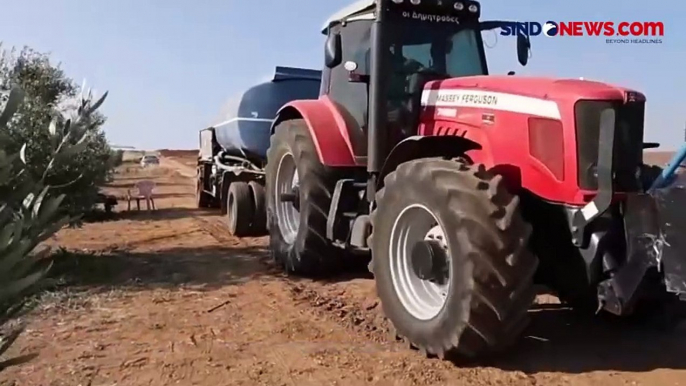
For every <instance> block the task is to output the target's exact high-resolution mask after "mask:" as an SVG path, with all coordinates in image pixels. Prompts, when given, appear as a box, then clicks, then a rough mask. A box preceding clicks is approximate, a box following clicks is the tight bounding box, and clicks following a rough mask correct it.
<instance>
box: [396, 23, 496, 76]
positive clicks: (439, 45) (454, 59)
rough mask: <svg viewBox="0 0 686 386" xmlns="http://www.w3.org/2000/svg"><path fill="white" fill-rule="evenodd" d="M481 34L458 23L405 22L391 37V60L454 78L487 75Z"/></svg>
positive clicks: (397, 27)
mask: <svg viewBox="0 0 686 386" xmlns="http://www.w3.org/2000/svg"><path fill="white" fill-rule="evenodd" d="M479 34H480V32H479V31H478V30H477V29H473V28H465V27H463V26H462V25H458V24H455V23H448V22H443V23H440V22H430V21H421V20H407V19H402V21H401V22H400V23H398V24H396V28H395V31H394V33H393V34H392V36H393V40H392V42H391V48H390V51H391V58H392V60H393V62H395V63H401V62H404V63H405V65H406V66H407V65H408V64H409V63H411V64H413V65H414V66H413V67H415V68H414V69H413V70H415V71H420V70H422V69H426V70H430V71H431V72H435V73H439V74H443V75H446V76H448V77H451V78H454V77H462V76H472V75H484V74H485V73H486V66H485V63H484V62H483V60H482V54H481V45H480V40H479Z"/></svg>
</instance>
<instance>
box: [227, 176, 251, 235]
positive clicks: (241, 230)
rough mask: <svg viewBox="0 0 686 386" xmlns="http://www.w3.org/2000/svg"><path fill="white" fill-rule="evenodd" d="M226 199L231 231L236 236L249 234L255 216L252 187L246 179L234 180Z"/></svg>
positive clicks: (228, 223) (228, 222)
mask: <svg viewBox="0 0 686 386" xmlns="http://www.w3.org/2000/svg"><path fill="white" fill-rule="evenodd" d="M226 200H227V202H226V208H227V213H226V224H227V225H228V227H229V233H231V234H232V235H233V236H236V237H244V236H249V235H250V224H251V223H252V221H253V217H254V208H253V199H252V195H251V194H250V187H249V186H248V184H247V183H246V182H244V181H234V182H232V183H231V185H229V192H228V194H227V195H226Z"/></svg>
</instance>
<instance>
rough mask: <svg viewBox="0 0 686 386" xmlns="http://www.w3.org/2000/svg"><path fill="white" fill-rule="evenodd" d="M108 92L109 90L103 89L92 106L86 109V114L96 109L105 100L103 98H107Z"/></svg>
mask: <svg viewBox="0 0 686 386" xmlns="http://www.w3.org/2000/svg"><path fill="white" fill-rule="evenodd" d="M108 93H109V91H105V93H104V94H102V96H101V97H100V99H98V101H97V102H95V103H94V104H93V106H92V107H91V108H90V109H88V114H92V113H94V112H95V110H97V109H98V108H99V107H100V106H102V104H103V102H105V98H107V94H108Z"/></svg>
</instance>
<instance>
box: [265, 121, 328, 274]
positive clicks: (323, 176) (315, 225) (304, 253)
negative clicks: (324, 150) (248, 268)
mask: <svg viewBox="0 0 686 386" xmlns="http://www.w3.org/2000/svg"><path fill="white" fill-rule="evenodd" d="M288 154H291V155H292V156H293V159H294V162H295V165H296V168H297V172H298V177H299V178H298V179H299V181H300V184H299V197H296V200H297V202H298V204H299V219H300V224H299V227H298V231H297V234H296V236H295V238H294V240H293V241H290V242H289V241H288V240H287V239H286V238H285V237H284V235H283V234H282V232H281V229H280V228H279V223H278V218H277V212H276V209H277V204H281V203H282V202H281V200H280V197H277V193H276V189H277V188H276V186H277V181H276V179H277V173H278V170H279V165H280V164H281V161H282V159H283V158H284V156H288ZM267 160H268V162H267V169H266V191H267V227H268V230H269V236H270V251H271V254H272V257H273V258H274V260H275V261H276V262H277V264H279V265H281V266H282V267H283V268H284V270H285V271H286V272H288V273H293V274H297V275H303V276H310V277H313V276H317V277H321V276H326V275H329V274H331V273H333V272H335V271H336V270H337V269H338V268H340V266H341V261H340V258H339V253H338V252H339V251H340V250H339V249H338V248H336V247H335V246H333V245H332V243H331V242H329V241H328V240H327V239H326V237H325V235H326V220H327V217H328V212H329V206H330V205H331V198H332V196H333V191H334V188H335V186H336V181H337V180H338V178H337V177H338V175H337V174H338V173H337V172H336V171H335V170H333V169H331V168H329V167H326V166H325V165H323V164H322V163H321V162H320V161H319V157H318V155H317V150H316V148H315V146H314V143H313V142H312V139H311V138H310V133H309V130H308V128H307V124H306V123H305V121H304V120H301V119H297V120H289V121H284V122H282V123H280V124H279V125H278V126H277V127H276V131H275V133H274V135H272V137H271V145H270V147H269V150H268V151H267Z"/></svg>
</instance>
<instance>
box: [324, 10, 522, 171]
mask: <svg viewBox="0 0 686 386" xmlns="http://www.w3.org/2000/svg"><path fill="white" fill-rule="evenodd" d="M480 12H481V6H480V4H479V3H478V2H474V1H463V0H459V1H456V0H378V1H377V0H362V1H358V2H357V3H354V4H353V5H351V6H350V7H348V8H346V9H343V10H342V11H341V12H339V13H338V14H335V15H333V16H332V17H331V18H330V19H329V20H328V21H327V22H326V24H325V25H324V28H323V31H322V32H323V33H324V34H326V35H327V41H326V45H325V46H326V51H325V65H326V69H325V70H324V76H323V85H324V86H323V92H324V93H325V94H327V95H328V96H329V97H330V98H331V99H332V100H333V101H334V102H335V103H336V104H337V105H338V106H337V107H338V108H339V109H340V110H342V111H341V113H342V114H344V115H345V116H346V117H347V118H348V120H349V121H353V122H354V124H353V125H349V127H350V126H353V127H354V128H355V129H357V130H358V131H359V132H358V133H357V134H358V135H353V136H351V137H352V138H360V140H361V141H362V142H366V141H367V139H368V138H369V140H370V142H369V144H368V145H369V147H368V146H366V145H365V143H354V144H353V147H354V150H355V152H356V154H355V155H356V156H358V157H366V156H369V157H371V158H372V159H373V160H379V161H373V162H380V160H383V158H384V157H385V155H386V153H387V152H388V151H389V150H390V148H392V147H393V146H394V145H395V144H397V143H398V142H400V141H401V140H403V139H404V138H407V137H409V136H412V135H416V134H417V133H416V130H417V127H418V123H419V122H418V120H419V112H420V111H419V110H420V102H421V95H422V91H423V90H424V87H425V85H426V84H427V82H429V81H434V80H442V79H449V78H458V77H465V76H475V75H487V74H488V66H487V63H486V56H485V52H484V45H483V41H482V37H481V32H482V31H483V30H491V29H495V28H499V27H500V26H502V25H503V22H498V21H494V22H485V23H480V22H479V16H480ZM528 48H529V41H528V37H527V36H524V35H518V54H519V61H520V63H521V64H522V65H526V62H527V59H528ZM377 144H383V145H384V146H383V148H382V149H379V150H380V154H375V153H374V151H375V150H377V148H375V146H376V145H377ZM367 149H369V151H370V152H371V153H372V154H367Z"/></svg>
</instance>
